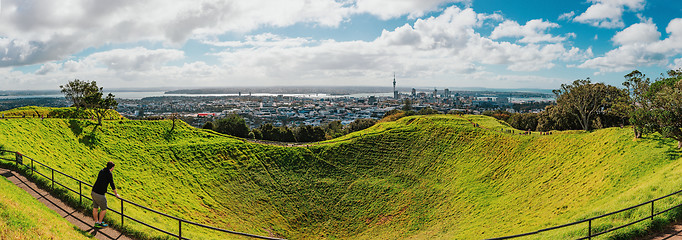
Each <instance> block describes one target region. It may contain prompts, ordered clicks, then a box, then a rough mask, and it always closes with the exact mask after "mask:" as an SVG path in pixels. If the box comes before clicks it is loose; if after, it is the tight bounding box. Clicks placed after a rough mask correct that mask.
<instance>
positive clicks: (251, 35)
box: [0, 0, 682, 90]
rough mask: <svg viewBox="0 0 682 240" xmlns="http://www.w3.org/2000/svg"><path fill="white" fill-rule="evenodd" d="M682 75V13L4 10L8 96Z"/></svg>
mask: <svg viewBox="0 0 682 240" xmlns="http://www.w3.org/2000/svg"><path fill="white" fill-rule="evenodd" d="M680 67H682V1H678V0H577V1H572V0H571V1H547V0H524V1H508V0H495V1H493V0H248V1H241V0H232V1H229V0H226V1H214V0H204V1H201V0H187V1H184V0H172V1H168V0H145V1H139V0H116V1H92V0H59V1H55V0H0V90H23V89H58V88H59V87H58V86H59V85H61V84H64V83H66V82H67V81H69V80H73V79H76V78H78V79H81V80H96V81H97V82H98V83H99V85H101V86H104V87H105V88H148V87H183V88H198V87H230V86H302V85H315V86H328V85H332V86H390V84H391V81H392V77H393V73H394V72H395V74H396V76H397V78H398V85H399V86H403V87H438V88H442V87H450V88H457V87H487V88H544V89H552V88H557V87H559V86H560V84H562V83H568V82H571V81H573V80H575V79H578V78H586V77H590V78H591V79H592V80H593V81H598V82H606V83H609V84H613V85H617V86H620V83H621V82H622V81H623V75H625V74H626V73H628V72H630V71H632V70H634V69H639V70H640V71H642V72H644V73H646V74H648V75H649V76H651V77H656V76H659V74H660V73H662V72H665V71H666V70H667V69H672V68H680Z"/></svg>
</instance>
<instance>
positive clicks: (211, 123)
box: [201, 121, 215, 130]
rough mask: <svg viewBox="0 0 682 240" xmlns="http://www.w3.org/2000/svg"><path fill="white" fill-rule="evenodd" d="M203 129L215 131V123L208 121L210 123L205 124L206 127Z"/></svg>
mask: <svg viewBox="0 0 682 240" xmlns="http://www.w3.org/2000/svg"><path fill="white" fill-rule="evenodd" d="M201 128H203V129H210V130H213V129H215V125H213V122H211V121H208V122H206V123H204V126H202V127H201Z"/></svg>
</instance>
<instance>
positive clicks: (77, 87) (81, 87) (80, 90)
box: [59, 79, 100, 110]
mask: <svg viewBox="0 0 682 240" xmlns="http://www.w3.org/2000/svg"><path fill="white" fill-rule="evenodd" d="M59 88H61V89H62V93H64V96H65V97H66V99H68V100H69V101H71V102H73V106H74V107H76V110H80V108H84V107H86V104H87V103H86V98H87V97H88V96H90V95H92V94H94V93H96V92H98V90H100V89H99V88H98V87H97V83H96V82H95V81H92V82H90V81H81V80H78V79H75V80H73V81H69V82H68V83H67V84H65V85H61V86H59Z"/></svg>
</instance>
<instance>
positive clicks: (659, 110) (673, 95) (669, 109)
mask: <svg viewBox="0 0 682 240" xmlns="http://www.w3.org/2000/svg"><path fill="white" fill-rule="evenodd" d="M667 73H668V77H665V78H660V79H658V80H657V81H655V82H654V83H652V84H651V85H649V84H648V81H647V80H648V79H647V80H642V81H640V82H639V83H640V84H641V86H640V89H643V90H645V92H644V94H641V92H639V93H640V94H641V97H640V101H641V102H639V103H638V104H637V105H636V108H635V110H634V111H632V114H630V116H631V117H630V122H631V123H632V124H633V125H635V126H636V127H637V129H641V131H642V132H643V133H654V132H658V133H660V134H661V135H663V137H666V138H672V139H675V140H677V142H678V144H677V147H678V148H682V69H679V70H670V71H668V72H667ZM627 77H628V76H627V75H626V78H627ZM642 78H643V77H642ZM631 79H632V78H630V79H628V82H635V81H632V80H631ZM633 85H634V84H633ZM635 86H636V85H635ZM635 134H636V136H637V132H635Z"/></svg>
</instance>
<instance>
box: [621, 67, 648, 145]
mask: <svg viewBox="0 0 682 240" xmlns="http://www.w3.org/2000/svg"><path fill="white" fill-rule="evenodd" d="M650 84H651V80H650V79H649V78H647V77H646V75H645V74H643V73H642V72H640V71H638V70H633V71H632V72H630V73H628V74H626V75H625V82H623V86H625V88H626V89H627V92H628V98H627V104H626V105H625V106H620V109H619V112H621V113H626V114H627V116H628V118H629V119H630V123H631V124H632V125H633V128H632V129H633V131H634V134H635V138H639V137H641V136H642V126H643V123H642V122H638V120H639V119H640V118H638V117H637V116H636V115H638V114H639V113H638V111H641V109H642V107H643V106H644V104H648V100H647V99H646V95H647V92H648V91H649V85H650Z"/></svg>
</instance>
